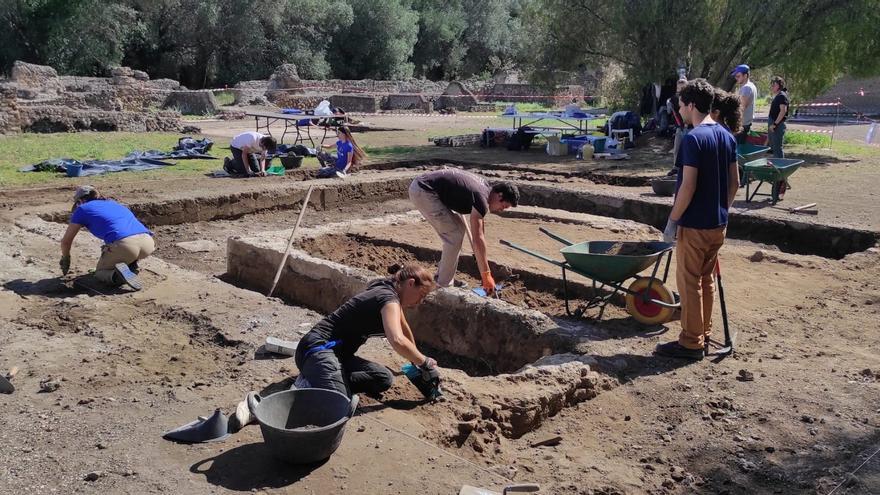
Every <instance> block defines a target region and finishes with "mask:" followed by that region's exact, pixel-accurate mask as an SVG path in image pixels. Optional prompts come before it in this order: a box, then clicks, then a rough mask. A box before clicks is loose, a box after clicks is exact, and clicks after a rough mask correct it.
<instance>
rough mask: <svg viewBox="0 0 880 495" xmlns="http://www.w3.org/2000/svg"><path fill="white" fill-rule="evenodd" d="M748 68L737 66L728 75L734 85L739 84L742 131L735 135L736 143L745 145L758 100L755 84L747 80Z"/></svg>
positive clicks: (749, 70)
mask: <svg viewBox="0 0 880 495" xmlns="http://www.w3.org/2000/svg"><path fill="white" fill-rule="evenodd" d="M749 72H751V69H749V66H748V65H746V64H741V65H737V66H736V67H735V68H734V69H733V72H731V73H730V75H731V76H733V78H734V79H736V83H737V84H739V107H740V110H741V111H742V130H741V131H740V132H739V134H737V135H736V142H737V143H740V144H742V143H745V142H746V136H748V135H749V130H750V129H751V128H752V118H754V116H755V100H757V99H758V88H756V87H755V83H753V82H752V81H750V80H749Z"/></svg>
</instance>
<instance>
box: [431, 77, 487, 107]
mask: <svg viewBox="0 0 880 495" xmlns="http://www.w3.org/2000/svg"><path fill="white" fill-rule="evenodd" d="M478 104H479V103H478V102H477V97H476V96H474V94H473V93H472V92H471V91H470V90H468V89H467V87H465V85H464V84H462V83H460V82H458V81H452V82H450V83H449V85H448V86H446V89H445V90H443V94H442V95H440V96H439V97H437V99H436V101H435V106H436V107H437V108H454V109H456V110H469V109H470V108H471V107H473V106H476V105H478Z"/></svg>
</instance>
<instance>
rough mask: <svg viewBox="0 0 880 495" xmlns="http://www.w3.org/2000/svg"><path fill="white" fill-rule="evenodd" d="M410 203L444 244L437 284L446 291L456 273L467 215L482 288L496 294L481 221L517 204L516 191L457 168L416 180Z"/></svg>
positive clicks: (501, 183)
mask: <svg viewBox="0 0 880 495" xmlns="http://www.w3.org/2000/svg"><path fill="white" fill-rule="evenodd" d="M409 199H410V200H411V201H412V202H413V204H414V205H415V207H416V208H417V209H418V210H419V211H420V212H421V213H422V216H424V217H425V220H427V221H428V223H430V224H431V226H432V227H434V230H436V231H437V234H438V235H439V236H440V240H441V241H442V242H443V252H442V254H441V256H440V266H439V267H438V269H437V284H438V285H439V286H441V287H448V286H449V285H450V284H452V283H453V281H452V279H453V277H454V276H455V272H456V270H457V269H458V253H459V252H460V251H461V243H462V240H463V239H464V236H465V233H466V232H468V230H467V226H466V224H465V223H464V220H463V218H462V215H470V218H469V220H468V222H469V223H470V230H469V232H470V233H471V234H472V238H471V241H472V243H473V245H472V249H473V251H474V256H475V257H476V259H477V267H478V268H479V270H480V276H481V278H482V282H483V283H482V285H483V288H484V289H486V292H487V293H488V294H490V295H491V294H493V293H494V292H495V279H494V278H492V271H491V270H490V268H489V260H488V258H487V254H486V251H487V250H486V233H485V226H484V222H483V219H484V218H485V217H486V215H488V214H489V213H500V212H502V211H504V210H506V209H507V208H510V207H512V206H516V205H517V203H519V189H517V187H516V186H515V185H513V184H509V183H507V182H499V183H497V184H494V185H492V186H491V187H490V186H489V184H488V182H486V180H485V179H483V178H482V177H479V176H477V175H474V174H472V173H470V172H465V171H464V170H460V169H457V168H447V169H442V170H437V171H434V172H429V173H427V174H425V175H422V176H420V177H417V178H416V179H415V180H414V181H413V182H412V184H410V186H409Z"/></svg>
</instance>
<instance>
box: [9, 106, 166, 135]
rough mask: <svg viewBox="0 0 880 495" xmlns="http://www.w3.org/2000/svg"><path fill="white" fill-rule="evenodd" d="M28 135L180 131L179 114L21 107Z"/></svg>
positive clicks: (20, 113) (22, 123)
mask: <svg viewBox="0 0 880 495" xmlns="http://www.w3.org/2000/svg"><path fill="white" fill-rule="evenodd" d="M19 116H20V117H19V118H20V127H21V130H22V131H24V132H75V131H103V132H109V131H126V132H177V131H179V130H180V114H179V113H177V112H169V111H164V112H125V111H122V112H114V111H105V110H77V109H73V108H68V107H63V106H57V105H31V106H25V107H20V108H19Z"/></svg>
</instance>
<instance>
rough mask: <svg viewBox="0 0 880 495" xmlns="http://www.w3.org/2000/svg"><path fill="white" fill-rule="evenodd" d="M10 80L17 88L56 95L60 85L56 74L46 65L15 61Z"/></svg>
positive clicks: (60, 88) (60, 87)
mask: <svg viewBox="0 0 880 495" xmlns="http://www.w3.org/2000/svg"><path fill="white" fill-rule="evenodd" d="M10 76H11V77H10V79H11V80H12V81H13V82H15V83H16V84H17V85H18V87H19V88H27V89H31V90H35V91H37V92H40V93H57V92H59V91H61V90H62V89H63V88H62V85H61V81H60V79H59V78H58V72H56V71H55V69H53V68H52V67H49V66H48V65H37V64H29V63H27V62H22V61H21V60H16V61H15V63H14V64H12V73H11V74H10Z"/></svg>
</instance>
